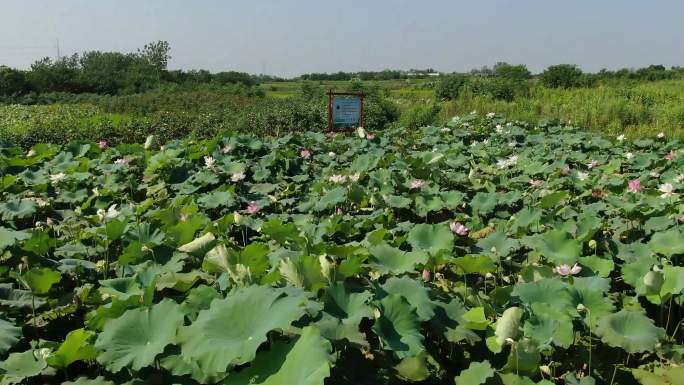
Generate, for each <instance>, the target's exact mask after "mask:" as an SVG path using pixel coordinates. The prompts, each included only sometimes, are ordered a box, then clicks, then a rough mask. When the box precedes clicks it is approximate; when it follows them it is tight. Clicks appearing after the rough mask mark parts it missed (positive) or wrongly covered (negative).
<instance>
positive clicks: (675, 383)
mask: <svg viewBox="0 0 684 385" xmlns="http://www.w3.org/2000/svg"><path fill="white" fill-rule="evenodd" d="M632 374H633V375H634V378H636V379H637V380H638V381H639V383H640V384H642V385H681V384H682V378H684V366H675V365H662V364H659V365H657V366H655V367H654V368H653V369H649V368H647V367H644V368H635V369H632Z"/></svg>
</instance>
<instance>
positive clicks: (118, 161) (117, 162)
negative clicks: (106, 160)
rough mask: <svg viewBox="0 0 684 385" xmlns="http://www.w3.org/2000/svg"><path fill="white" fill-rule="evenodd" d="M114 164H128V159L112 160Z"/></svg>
mask: <svg viewBox="0 0 684 385" xmlns="http://www.w3.org/2000/svg"><path fill="white" fill-rule="evenodd" d="M114 164H116V165H119V166H127V165H128V160H126V159H125V158H119V159H117V160H115V161H114Z"/></svg>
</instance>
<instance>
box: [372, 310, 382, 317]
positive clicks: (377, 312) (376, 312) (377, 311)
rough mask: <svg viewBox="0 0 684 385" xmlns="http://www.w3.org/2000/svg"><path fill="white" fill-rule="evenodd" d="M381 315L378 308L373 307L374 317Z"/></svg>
mask: <svg viewBox="0 0 684 385" xmlns="http://www.w3.org/2000/svg"><path fill="white" fill-rule="evenodd" d="M381 315H382V314H380V310H378V308H374V309H373V317H375V319H378V318H380V316H381Z"/></svg>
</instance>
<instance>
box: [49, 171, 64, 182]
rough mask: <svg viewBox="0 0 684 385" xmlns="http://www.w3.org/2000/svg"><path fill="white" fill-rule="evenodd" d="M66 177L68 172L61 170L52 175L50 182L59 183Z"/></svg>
mask: <svg viewBox="0 0 684 385" xmlns="http://www.w3.org/2000/svg"><path fill="white" fill-rule="evenodd" d="M64 178H66V174H64V173H63V172H60V173H59V174H52V175H50V182H52V183H59V182H61V181H62V180H64Z"/></svg>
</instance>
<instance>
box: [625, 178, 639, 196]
mask: <svg viewBox="0 0 684 385" xmlns="http://www.w3.org/2000/svg"><path fill="white" fill-rule="evenodd" d="M627 189H628V190H629V191H630V192H633V193H638V192H639V191H641V189H642V187H641V181H640V180H639V179H632V180H630V181H629V182H627Z"/></svg>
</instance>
